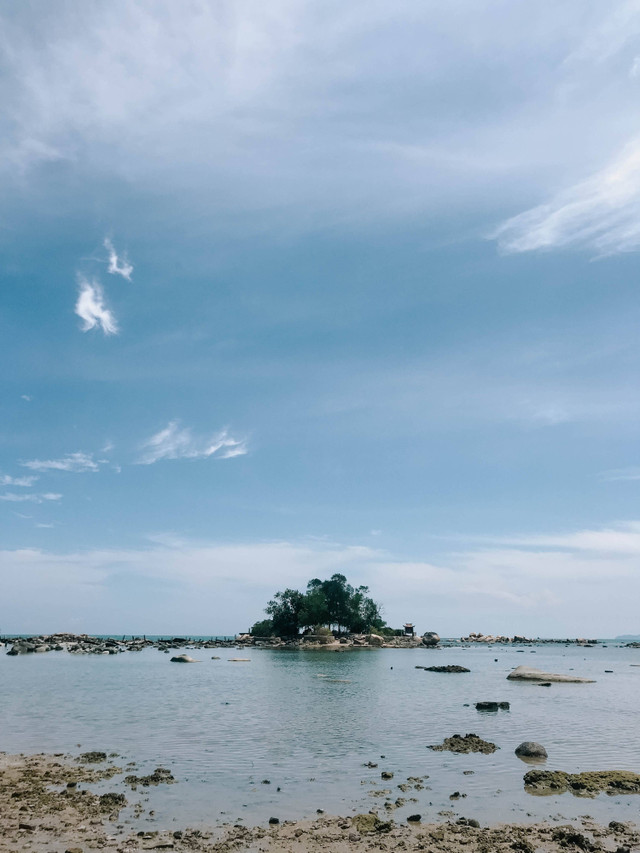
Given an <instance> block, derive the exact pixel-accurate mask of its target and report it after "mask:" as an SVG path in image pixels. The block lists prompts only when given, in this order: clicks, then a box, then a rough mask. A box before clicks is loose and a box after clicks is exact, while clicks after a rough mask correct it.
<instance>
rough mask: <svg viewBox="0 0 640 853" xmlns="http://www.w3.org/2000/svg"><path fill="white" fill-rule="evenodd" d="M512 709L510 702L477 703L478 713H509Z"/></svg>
mask: <svg viewBox="0 0 640 853" xmlns="http://www.w3.org/2000/svg"><path fill="white" fill-rule="evenodd" d="M510 707H511V705H510V704H509V703H508V702H476V711H497V710H499V709H500V710H502V711H508V710H509V708H510Z"/></svg>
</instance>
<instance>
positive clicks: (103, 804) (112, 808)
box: [98, 794, 127, 812]
mask: <svg viewBox="0 0 640 853" xmlns="http://www.w3.org/2000/svg"><path fill="white" fill-rule="evenodd" d="M98 799H99V802H100V811H102V812H117V811H120V809H123V808H124V807H125V806H126V805H127V799H126V797H125V795H124V794H102V796H101V797H99V798H98Z"/></svg>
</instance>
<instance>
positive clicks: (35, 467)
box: [20, 452, 99, 474]
mask: <svg viewBox="0 0 640 853" xmlns="http://www.w3.org/2000/svg"><path fill="white" fill-rule="evenodd" d="M20 464H21V465H22V466H23V467H24V468H30V469H31V470H32V471H70V472H71V473H74V474H81V473H84V472H85V471H97V470H98V468H99V464H98V462H96V460H95V459H94V458H93V453H82V452H78V453H67V455H66V456H63V457H62V458H61V459H30V460H29V461H28V462H21V463H20Z"/></svg>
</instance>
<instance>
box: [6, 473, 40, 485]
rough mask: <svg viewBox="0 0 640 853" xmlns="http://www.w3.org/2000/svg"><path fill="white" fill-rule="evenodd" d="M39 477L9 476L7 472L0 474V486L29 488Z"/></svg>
mask: <svg viewBox="0 0 640 853" xmlns="http://www.w3.org/2000/svg"><path fill="white" fill-rule="evenodd" d="M38 479H39V477H10V476H9V475H8V474H0V486H23V487H24V488H27V489H28V488H29V487H30V486H33V484H34V483H35V482H36V480H38Z"/></svg>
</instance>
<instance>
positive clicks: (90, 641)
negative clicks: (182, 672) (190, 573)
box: [5, 634, 236, 655]
mask: <svg viewBox="0 0 640 853" xmlns="http://www.w3.org/2000/svg"><path fill="white" fill-rule="evenodd" d="M5 642H6V643H7V644H9V645H10V646H11V648H10V649H9V651H8V652H7V654H8V655H23V654H37V653H41V652H54V651H55V652H61V651H67V652H70V653H72V654H92V655H117V654H119V653H121V652H140V651H142V649H146V648H156V649H158V650H159V651H161V652H169V651H170V650H171V649H177V648H183V647H185V646H188V647H189V648H195V649H217V648H233V647H234V646H235V645H236V641H235V640H216V639H213V638H212V639H210V640H191V639H189V638H187V637H172V638H171V639H161V640H148V639H147V638H146V637H130V638H129V639H126V637H123V638H122V639H121V640H117V639H115V638H113V637H106V638H104V637H90V636H88V635H87V634H49V635H42V636H40V637H18V638H16V639H13V640H7V641H5Z"/></svg>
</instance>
